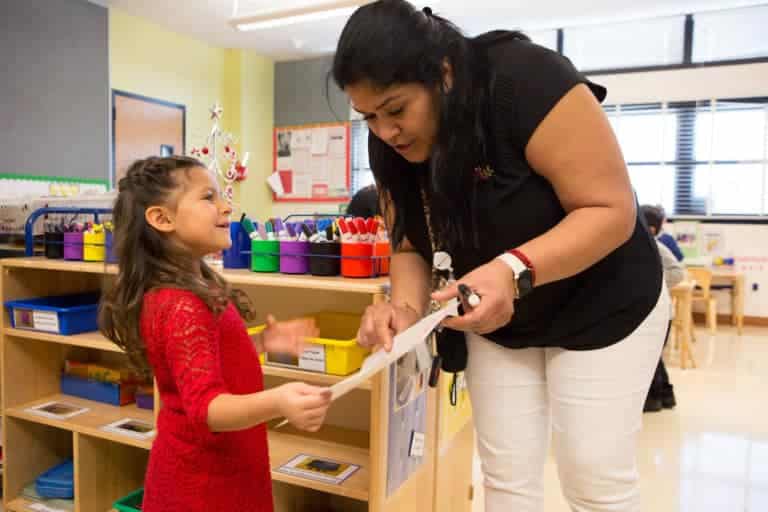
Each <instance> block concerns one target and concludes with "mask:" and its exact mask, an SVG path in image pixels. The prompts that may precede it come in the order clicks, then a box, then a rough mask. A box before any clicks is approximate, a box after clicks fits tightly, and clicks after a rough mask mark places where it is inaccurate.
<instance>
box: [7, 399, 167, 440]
mask: <svg viewBox="0 0 768 512" xmlns="http://www.w3.org/2000/svg"><path fill="white" fill-rule="evenodd" d="M54 401H56V402H66V403H70V404H73V405H75V406H78V407H86V408H88V409H89V410H88V411H86V412H84V413H82V414H78V415H77V416H73V417H71V418H68V419H65V420H58V419H53V418H48V417H45V416H40V415H37V414H34V413H31V412H28V411H26V410H25V409H28V408H30V407H34V406H36V405H40V404H44V403H46V402H54ZM5 415H6V416H10V417H13V418H21V419H23V420H26V421H30V422H33V423H40V424H43V425H49V426H51V427H56V428H60V429H63V430H69V431H71V432H78V433H81V434H87V435H89V436H92V437H98V438H100V439H106V440H108V441H113V442H115V443H120V444H127V445H130V446H135V447H137V448H143V449H145V450H149V449H150V448H151V447H152V440H142V439H134V438H132V437H128V436H123V435H120V434H113V433H111V432H105V431H103V430H101V427H103V426H105V425H107V424H109V423H112V422H114V421H117V420H120V419H123V418H133V419H137V420H141V421H145V422H148V423H154V412H153V411H150V410H147V409H139V408H138V407H136V404H131V405H124V406H122V407H117V406H114V405H108V404H104V403H101V402H94V401H93V400H84V399H82V398H77V397H74V396H69V395H62V394H57V395H49V396H47V397H45V398H41V399H39V400H35V401H34V402H29V403H26V404H23V405H20V406H18V407H7V408H6V409H5Z"/></svg>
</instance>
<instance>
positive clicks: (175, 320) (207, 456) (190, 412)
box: [140, 289, 272, 512]
mask: <svg viewBox="0 0 768 512" xmlns="http://www.w3.org/2000/svg"><path fill="white" fill-rule="evenodd" d="M140 324H141V325H140V329H141V336H142V338H143V339H144V343H145V344H146V347H147V356H148V358H149V361H150V364H151V365H152V368H153V370H154V372H155V377H156V379H157V385H158V388H159V390H160V399H161V401H162V407H161V409H160V415H159V419H158V425H157V428H158V434H157V438H156V439H155V441H154V443H153V445H152V451H151V452H150V456H149V467H148V469H147V476H146V482H145V489H144V506H143V510H144V511H145V512H174V511H182V510H183V511H187V512H195V511H199V512H215V511H221V512H272V482H271V477H270V470H269V454H268V450H267V433H266V428H265V426H264V425H263V424H262V425H259V426H257V427H253V428H250V429H247V430H241V431H238V432H221V433H213V432H211V431H210V430H209V428H208V424H207V415H208V404H209V403H210V402H211V401H212V400H213V399H214V398H215V397H216V396H218V395H219V394H221V393H233V394H247V393H255V392H259V391H262V390H263V386H264V381H263V374H262V371H261V365H260V364H259V359H258V354H257V353H256V349H255V347H254V345H253V343H252V342H251V339H250V337H249V336H248V334H247V332H246V329H245V325H244V323H243V321H242V319H241V318H240V315H239V314H238V312H237V310H236V309H235V307H234V306H233V305H232V304H230V305H229V306H228V307H227V309H226V310H225V311H224V312H223V313H221V314H220V315H218V316H215V315H214V314H213V313H212V312H211V310H210V309H209V308H208V307H207V306H206V305H205V303H204V302H203V301H202V300H201V299H200V298H199V297H198V296H196V295H195V294H193V293H192V292H188V291H184V290H177V289H161V290H155V291H152V292H150V293H148V294H147V295H146V296H145V297H144V304H143V308H142V312H141V322H140Z"/></svg>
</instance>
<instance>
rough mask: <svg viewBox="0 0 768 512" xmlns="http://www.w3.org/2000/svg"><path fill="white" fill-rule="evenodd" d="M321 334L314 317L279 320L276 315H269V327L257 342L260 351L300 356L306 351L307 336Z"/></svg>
mask: <svg viewBox="0 0 768 512" xmlns="http://www.w3.org/2000/svg"><path fill="white" fill-rule="evenodd" d="M319 334H320V331H319V330H318V328H317V326H315V320H314V319H313V318H299V319H296V320H289V321H287V322H278V321H277V320H276V319H275V317H274V316H272V315H267V327H266V328H265V329H264V330H263V331H261V333H260V334H259V336H258V338H257V339H256V340H255V342H256V346H257V348H258V349H259V352H271V353H277V354H291V355H295V356H299V355H301V353H302V352H304V345H305V340H306V338H313V337H317V336H318V335H319Z"/></svg>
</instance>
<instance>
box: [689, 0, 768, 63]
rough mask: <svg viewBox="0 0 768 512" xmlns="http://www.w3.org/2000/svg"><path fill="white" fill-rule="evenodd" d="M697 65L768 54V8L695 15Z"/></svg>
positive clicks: (694, 51)
mask: <svg viewBox="0 0 768 512" xmlns="http://www.w3.org/2000/svg"><path fill="white" fill-rule="evenodd" d="M693 20H694V21H693V62H710V61H719V60H729V59H748V58H755V57H764V56H766V55H768V37H766V26H768V5H759V6H756V7H747V8H742V9H731V10H727V11H714V12H703V13H699V14H695V15H694V16H693Z"/></svg>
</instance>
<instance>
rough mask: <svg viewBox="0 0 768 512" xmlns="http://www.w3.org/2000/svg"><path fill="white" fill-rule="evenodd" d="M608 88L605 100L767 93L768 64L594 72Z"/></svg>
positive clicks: (597, 79)
mask: <svg viewBox="0 0 768 512" xmlns="http://www.w3.org/2000/svg"><path fill="white" fill-rule="evenodd" d="M590 79H591V80H594V81H595V82H597V83H599V84H602V85H604V86H606V87H607V88H608V98H607V99H606V101H605V102H606V103H643V102H653V101H684V100H703V99H710V98H740V97H751V96H768V63H764V64H744V65H738V66H716V67H709V68H697V69H681V70H672V71H649V72H646V73H621V74H617V75H596V76H591V77H590Z"/></svg>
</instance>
